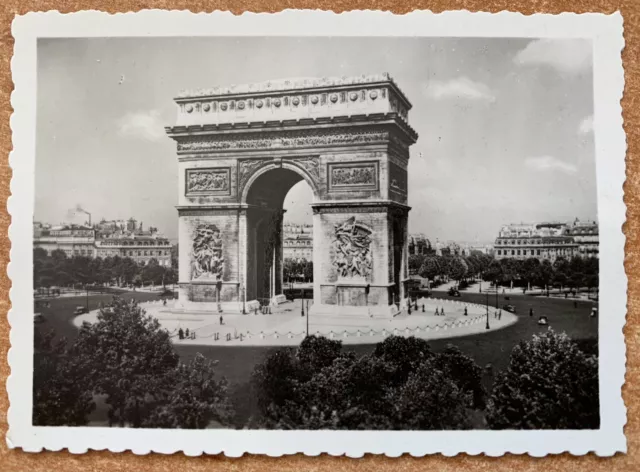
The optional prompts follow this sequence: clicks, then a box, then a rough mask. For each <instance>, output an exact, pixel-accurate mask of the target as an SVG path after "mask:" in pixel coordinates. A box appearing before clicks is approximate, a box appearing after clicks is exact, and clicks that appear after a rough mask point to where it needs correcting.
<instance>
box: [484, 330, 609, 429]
mask: <svg viewBox="0 0 640 472" xmlns="http://www.w3.org/2000/svg"><path fill="white" fill-rule="evenodd" d="M487 421H488V424H489V426H490V427H491V428H492V429H597V428H598V427H599V424H600V417H599V396H598V358H597V357H596V356H587V355H585V354H584V353H583V352H582V351H581V350H580V349H578V346H577V345H576V344H575V343H574V342H573V341H571V339H569V337H568V336H567V335H566V334H564V333H562V334H558V333H555V332H553V331H551V330H549V331H548V332H546V333H544V334H542V335H539V336H534V337H533V339H532V340H531V341H521V342H520V343H519V344H518V345H517V346H516V347H514V349H513V351H512V352H511V359H510V362H509V366H508V368H507V370H506V371H504V372H502V373H500V374H499V375H498V377H497V379H496V382H495V384H494V388H493V392H492V395H491V399H490V401H489V406H488V409H487Z"/></svg>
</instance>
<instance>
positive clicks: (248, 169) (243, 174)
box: [238, 159, 271, 191]
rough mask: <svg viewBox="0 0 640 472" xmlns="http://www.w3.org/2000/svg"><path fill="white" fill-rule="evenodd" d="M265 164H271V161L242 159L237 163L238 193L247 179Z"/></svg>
mask: <svg viewBox="0 0 640 472" xmlns="http://www.w3.org/2000/svg"><path fill="white" fill-rule="evenodd" d="M267 162H271V159H244V160H241V161H238V168H239V170H238V191H241V189H242V188H244V186H245V184H246V183H247V181H248V180H249V177H251V175H252V174H253V173H254V172H255V171H256V170H258V168H260V167H262V166H263V165H265V164H266V163H267Z"/></svg>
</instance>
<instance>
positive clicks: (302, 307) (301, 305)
mask: <svg viewBox="0 0 640 472" xmlns="http://www.w3.org/2000/svg"><path fill="white" fill-rule="evenodd" d="M301 292H302V298H300V316H304V289H302V290H301Z"/></svg>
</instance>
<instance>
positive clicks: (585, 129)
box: [578, 115, 593, 134]
mask: <svg viewBox="0 0 640 472" xmlns="http://www.w3.org/2000/svg"><path fill="white" fill-rule="evenodd" d="M592 131H593V115H590V116H587V117H586V118H585V119H584V120H582V121H581V122H580V126H579V127H578V132H579V133H580V134H589V133H591V132H592Z"/></svg>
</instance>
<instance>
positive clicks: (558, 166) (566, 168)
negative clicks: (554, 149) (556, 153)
mask: <svg viewBox="0 0 640 472" xmlns="http://www.w3.org/2000/svg"><path fill="white" fill-rule="evenodd" d="M525 165H526V166H527V167H528V168H529V169H532V170H535V171H539V172H546V171H555V170H558V171H561V172H564V173H566V174H575V173H576V172H577V171H578V168H577V167H576V166H575V165H573V164H568V163H566V162H564V161H561V160H560V159H557V158H555V157H553V156H539V157H529V158H527V160H526V161H525Z"/></svg>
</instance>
